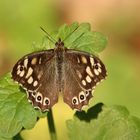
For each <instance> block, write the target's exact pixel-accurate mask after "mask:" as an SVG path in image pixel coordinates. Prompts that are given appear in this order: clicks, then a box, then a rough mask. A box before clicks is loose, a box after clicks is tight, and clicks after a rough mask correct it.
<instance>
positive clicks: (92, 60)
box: [90, 57, 94, 66]
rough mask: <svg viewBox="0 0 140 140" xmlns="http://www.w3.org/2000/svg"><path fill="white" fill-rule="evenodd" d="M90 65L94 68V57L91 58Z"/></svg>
mask: <svg viewBox="0 0 140 140" xmlns="http://www.w3.org/2000/svg"><path fill="white" fill-rule="evenodd" d="M90 63H91V66H94V58H93V57H90Z"/></svg>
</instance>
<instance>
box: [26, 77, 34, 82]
mask: <svg viewBox="0 0 140 140" xmlns="http://www.w3.org/2000/svg"><path fill="white" fill-rule="evenodd" d="M27 82H28V84H32V82H33V77H32V76H31V77H30V78H29V79H28V81H27Z"/></svg>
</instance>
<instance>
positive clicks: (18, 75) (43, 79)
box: [12, 50, 59, 111]
mask: <svg viewBox="0 0 140 140" xmlns="http://www.w3.org/2000/svg"><path fill="white" fill-rule="evenodd" d="M55 72H56V70H55V61H54V52H53V50H47V51H41V52H36V53H32V54H29V55H26V56H24V57H23V58H21V59H20V60H19V61H18V62H17V63H16V65H15V66H14V68H13V71H12V78H13V79H14V80H15V81H16V82H18V83H19V84H20V85H21V86H22V87H23V88H24V89H25V90H26V92H27V94H28V100H29V101H30V102H32V104H33V105H34V107H36V108H40V109H41V110H42V111H45V110H47V109H49V108H51V107H52V106H53V105H54V104H55V103H56V102H57V100H58V92H59V91H58V85H56V83H57V82H56V80H55V79H56V77H55V76H56V73H55ZM54 86H55V88H54Z"/></svg>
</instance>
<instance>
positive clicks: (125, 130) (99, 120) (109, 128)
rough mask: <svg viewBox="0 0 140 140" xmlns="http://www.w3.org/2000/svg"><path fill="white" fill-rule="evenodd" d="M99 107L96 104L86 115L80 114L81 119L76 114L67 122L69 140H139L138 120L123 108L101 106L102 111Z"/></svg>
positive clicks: (84, 113)
mask: <svg viewBox="0 0 140 140" xmlns="http://www.w3.org/2000/svg"><path fill="white" fill-rule="evenodd" d="M100 107H101V105H99V104H98V105H96V106H95V107H93V108H92V109H90V111H89V110H88V112H87V113H86V112H81V116H84V117H82V118H79V116H80V113H79V114H78V115H77V113H76V114H75V117H74V119H73V120H68V121H67V127H68V134H69V138H70V140H139V138H140V119H139V118H136V117H134V116H131V115H130V114H129V112H128V110H127V109H126V108H125V107H123V106H117V105H116V106H111V107H106V106H103V107H102V111H101V110H100ZM97 110H98V111H97ZM99 110H100V111H101V112H100V113H99ZM94 111H95V113H94Z"/></svg>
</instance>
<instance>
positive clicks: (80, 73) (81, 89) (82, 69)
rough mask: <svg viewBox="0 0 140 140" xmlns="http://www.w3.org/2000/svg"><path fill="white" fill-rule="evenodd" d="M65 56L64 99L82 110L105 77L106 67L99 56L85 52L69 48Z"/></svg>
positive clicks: (73, 106)
mask: <svg viewBox="0 0 140 140" xmlns="http://www.w3.org/2000/svg"><path fill="white" fill-rule="evenodd" d="M65 58H66V59H65V61H66V64H67V66H66V69H65V73H66V74H65V75H66V76H65V86H64V101H65V102H66V103H67V104H68V105H69V106H70V107H71V108H76V109H78V110H81V109H82V106H83V105H86V104H88V102H89V99H90V98H91V97H92V90H93V89H94V88H95V86H96V85H97V84H98V83H99V82H100V81H101V80H103V79H105V77H106V69H105V66H104V64H103V63H102V62H101V60H100V59H99V58H97V57H96V56H94V55H90V54H88V53H85V52H80V51H76V50H67V52H66V55H65ZM73 100H75V103H74V102H73Z"/></svg>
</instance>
